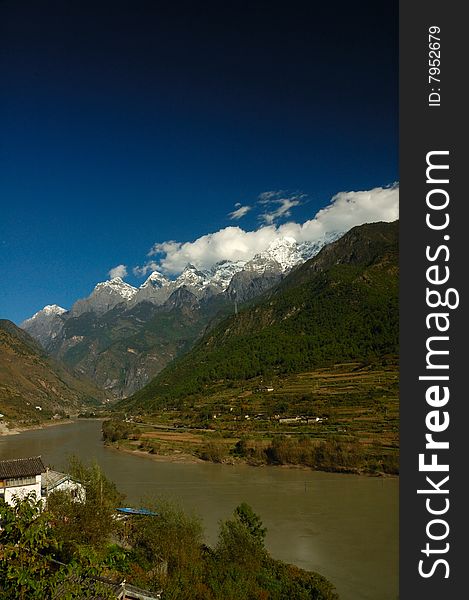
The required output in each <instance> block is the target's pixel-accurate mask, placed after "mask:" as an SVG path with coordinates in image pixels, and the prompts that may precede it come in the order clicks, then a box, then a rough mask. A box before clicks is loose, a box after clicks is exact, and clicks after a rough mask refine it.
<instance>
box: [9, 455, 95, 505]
mask: <svg viewBox="0 0 469 600" xmlns="http://www.w3.org/2000/svg"><path fill="white" fill-rule="evenodd" d="M55 491H65V492H68V493H70V495H71V496H72V498H74V499H76V500H77V501H78V502H79V501H83V500H84V499H85V489H84V487H83V485H82V484H81V483H80V482H79V481H76V480H75V479H73V478H72V477H71V476H70V475H67V474H66V473H60V472H59V471H53V470H51V469H49V468H46V467H45V466H44V463H43V462H42V458H41V457H40V456H34V457H32V458H14V459H10V460H0V499H3V500H5V502H6V503H7V504H10V505H13V504H14V498H15V497H17V498H22V497H23V498H24V497H25V496H26V495H27V494H30V493H34V494H35V495H36V498H37V499H38V500H39V499H40V498H42V499H43V500H46V498H47V496H48V495H49V494H50V493H52V492H55Z"/></svg>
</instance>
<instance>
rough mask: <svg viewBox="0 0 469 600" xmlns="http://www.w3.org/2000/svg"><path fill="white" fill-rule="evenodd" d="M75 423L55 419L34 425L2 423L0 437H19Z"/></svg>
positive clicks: (73, 420) (69, 420)
mask: <svg viewBox="0 0 469 600" xmlns="http://www.w3.org/2000/svg"><path fill="white" fill-rule="evenodd" d="M74 422H75V419H54V421H44V423H35V424H34V425H26V426H23V427H20V426H13V427H11V426H9V425H8V424H7V423H0V437H1V436H7V435H18V434H20V433H25V432H26V431H35V430H37V429H47V428H48V427H56V426H57V425H70V424H72V423H74Z"/></svg>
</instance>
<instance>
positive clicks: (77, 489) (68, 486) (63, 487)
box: [51, 479, 85, 501]
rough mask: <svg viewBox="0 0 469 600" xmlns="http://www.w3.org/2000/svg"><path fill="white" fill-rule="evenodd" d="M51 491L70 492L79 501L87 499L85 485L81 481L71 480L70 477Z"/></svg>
mask: <svg viewBox="0 0 469 600" xmlns="http://www.w3.org/2000/svg"><path fill="white" fill-rule="evenodd" d="M51 491H54V492H56V491H60V492H69V493H70V494H71V495H72V498H74V499H75V500H77V501H84V500H85V489H84V487H83V486H82V485H81V484H80V483H77V482H75V481H71V480H70V479H67V480H65V481H62V482H61V483H59V485H57V486H55V487H54V489H53V490H51Z"/></svg>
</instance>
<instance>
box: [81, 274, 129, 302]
mask: <svg viewBox="0 0 469 600" xmlns="http://www.w3.org/2000/svg"><path fill="white" fill-rule="evenodd" d="M100 292H107V293H111V294H113V295H114V294H117V295H119V296H121V297H122V298H123V299H124V300H130V299H131V298H132V297H133V296H135V294H136V293H137V288H134V287H133V286H132V285H130V284H129V283H126V282H125V281H124V280H123V279H122V277H114V278H113V279H108V280H107V281H102V282H100V283H98V284H97V285H96V287H95V288H94V290H93V292H92V295H93V294H96V293H100Z"/></svg>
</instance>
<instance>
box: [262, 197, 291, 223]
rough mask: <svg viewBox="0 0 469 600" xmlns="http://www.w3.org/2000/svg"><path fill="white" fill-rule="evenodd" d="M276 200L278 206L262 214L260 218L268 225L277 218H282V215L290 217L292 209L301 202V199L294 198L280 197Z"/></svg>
mask: <svg viewBox="0 0 469 600" xmlns="http://www.w3.org/2000/svg"><path fill="white" fill-rule="evenodd" d="M274 202H275V203H276V204H278V206H277V208H275V209H274V210H270V211H267V212H265V213H263V214H262V215H260V219H261V220H262V221H264V223H266V224H267V225H271V224H272V223H274V222H275V221H276V220H277V219H280V217H289V216H290V215H291V210H290V209H292V208H293V207H294V206H299V205H300V204H301V202H300V200H299V199H294V198H280V199H279V200H275V201H274Z"/></svg>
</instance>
